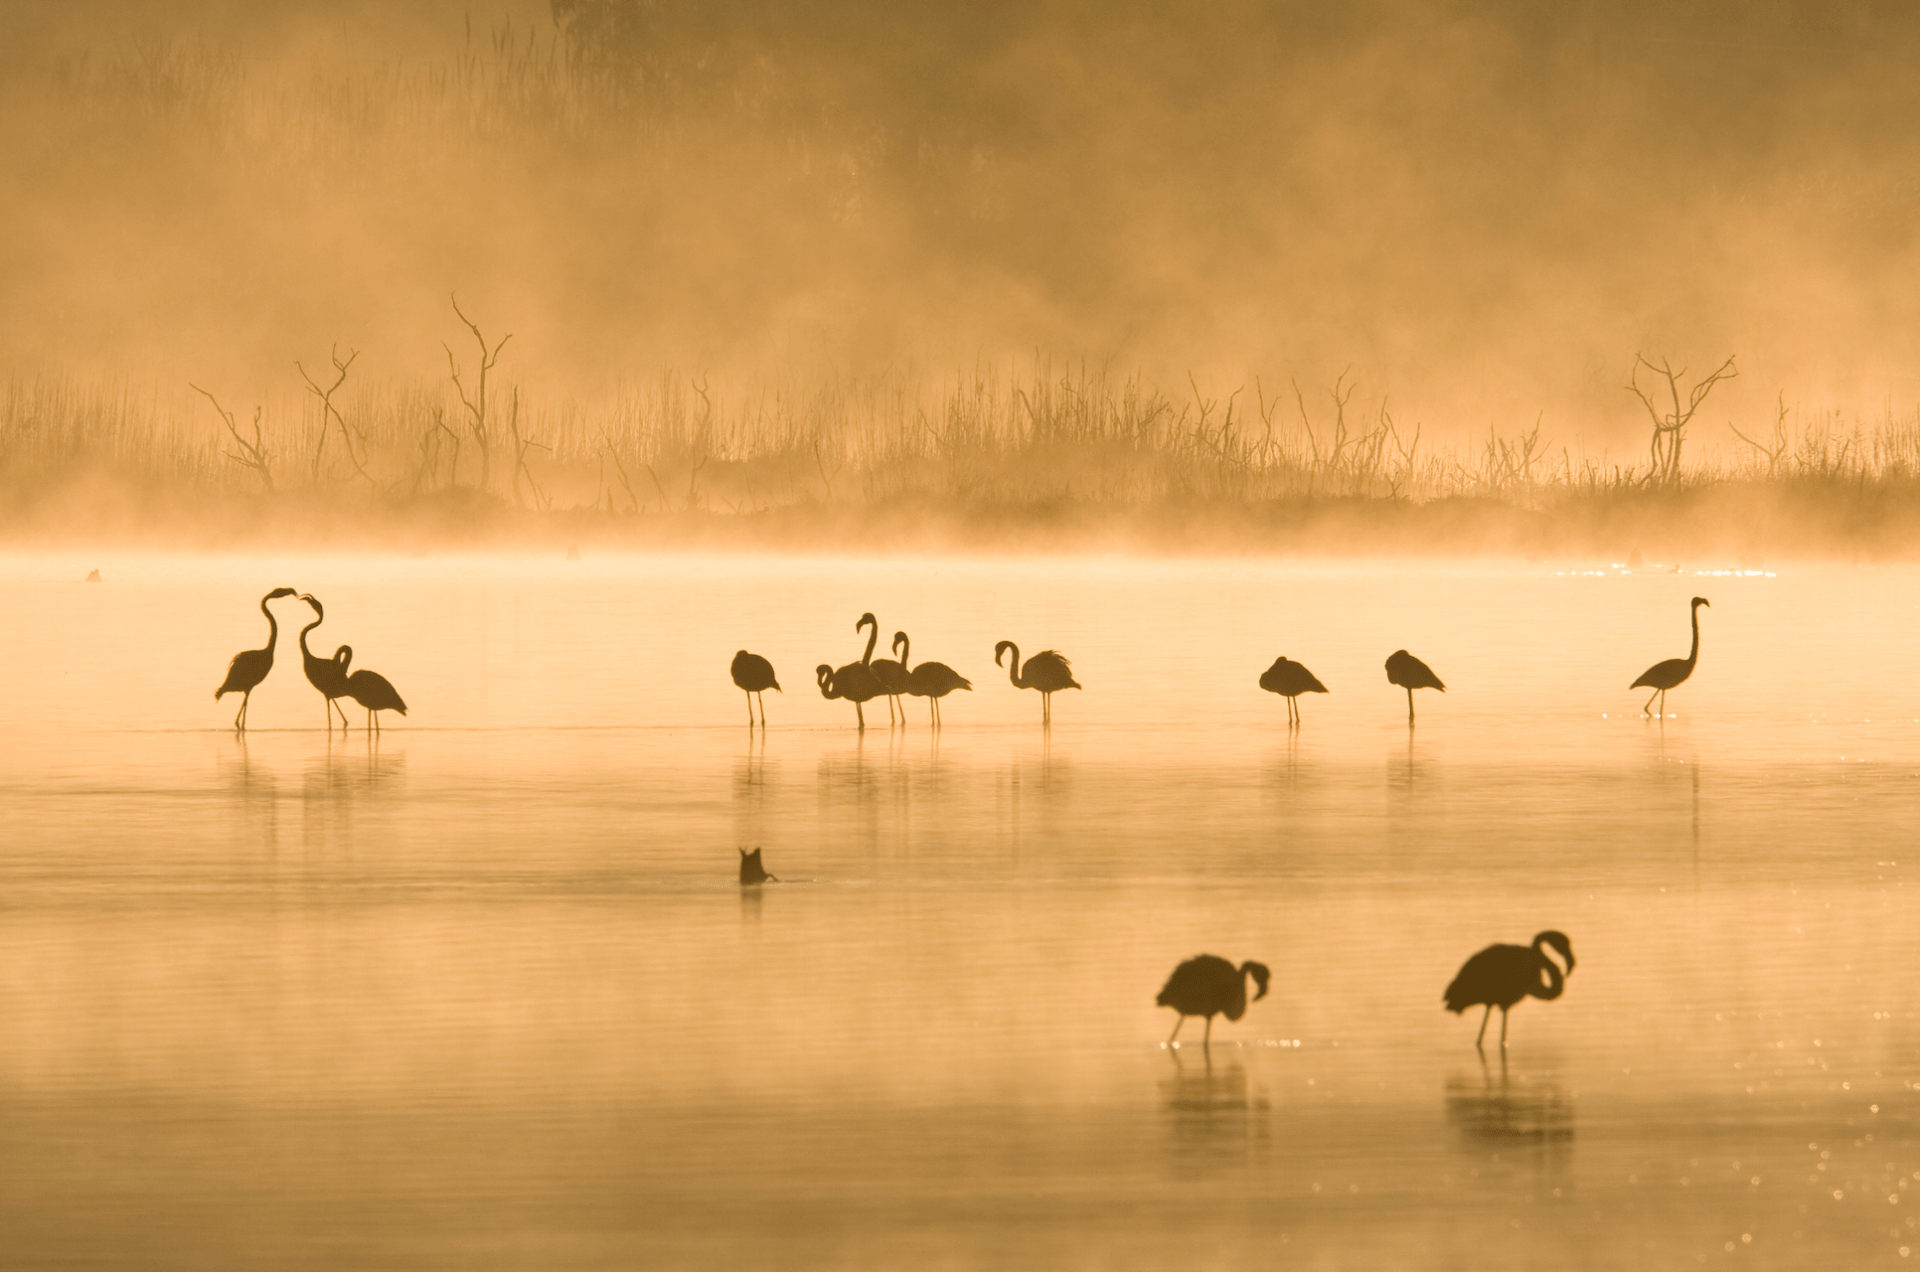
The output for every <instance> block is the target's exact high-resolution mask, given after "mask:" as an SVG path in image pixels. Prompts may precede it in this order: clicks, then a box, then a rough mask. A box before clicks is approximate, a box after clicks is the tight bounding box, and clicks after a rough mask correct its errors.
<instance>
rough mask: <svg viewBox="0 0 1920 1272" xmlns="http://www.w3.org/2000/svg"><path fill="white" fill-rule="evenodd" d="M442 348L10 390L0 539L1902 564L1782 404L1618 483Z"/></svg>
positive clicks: (1278, 410)
mask: <svg viewBox="0 0 1920 1272" xmlns="http://www.w3.org/2000/svg"><path fill="white" fill-rule="evenodd" d="M467 354H468V356H467V358H466V359H465V361H464V362H463V361H462V359H461V358H460V357H459V355H458V354H455V355H453V356H452V357H451V358H450V370H449V374H448V377H447V378H446V380H444V381H442V382H440V383H438V384H428V383H418V384H411V385H399V386H391V385H390V386H355V385H351V384H350V380H351V371H352V362H353V357H352V355H351V354H339V353H336V355H335V357H334V363H335V366H334V367H333V368H331V369H330V370H329V371H328V373H327V375H326V376H325V377H320V376H314V375H311V374H310V372H307V371H303V372H302V375H304V376H306V379H307V383H306V385H305V386H304V389H303V394H302V397H301V398H299V399H288V400H285V401H282V402H279V403H277V404H268V405H262V406H254V405H253V404H251V403H248V404H244V405H243V404H239V403H228V402H224V401H222V400H221V399H220V398H219V396H218V395H217V394H213V393H210V392H208V391H206V390H204V389H198V388H193V389H191V391H189V392H185V393H176V394H171V395H170V394H168V393H166V392H165V391H164V390H160V389H148V390H145V391H136V390H135V389H133V388H132V387H131V386H128V385H124V384H123V385H109V384H104V383H101V382H97V381H83V380H80V379H78V378H62V377H58V376H49V375H42V376H37V377H33V378H28V377H26V376H24V375H15V376H14V377H12V378H11V379H9V380H8V381H6V382H5V389H4V398H3V399H0V538H4V539H6V540H7V541H9V542H11V543H13V544H15V545H17V546H56V545H64V544H72V545H81V544H107V543H140V544H146V545H152V546H165V547H180V548H202V549H223V548H238V547H246V546H275V547H284V546H289V545H305V546H316V547H357V548H365V549H387V550H395V551H431V550H436V549H451V548H459V547H510V546H526V547H542V546H547V547H553V548H556V549H566V548H570V547H575V546H577V547H580V548H587V547H599V548H609V547H617V548H646V547H663V548H664V547H674V548H719V549H726V548H738V549H741V550H759V551H766V550H776V551H778V550H793V551H816V550H836V549H846V548H858V549H860V550H862V551H874V550H880V551H889V550H892V551H900V552H909V551H926V550H939V549H943V548H948V549H951V548H959V549H964V550H984V551H1008V552H1018V551H1095V550H1125V551H1138V552H1150V553H1151V552H1171V553H1180V552H1186V551H1205V552H1223V553H1229V554H1246V555H1261V556H1265V555H1343V554H1353V555H1424V554H1442V553H1444V554H1448V555H1455V554H1460V553H1473V552H1484V553H1497V554H1503V555H1525V556H1540V557H1564V556H1591V555H1594V554H1600V555H1613V556H1617V557H1620V558H1622V559H1624V558H1625V557H1626V555H1627V554H1628V553H1629V552H1630V551H1635V550H1637V551H1641V552H1643V553H1644V554H1646V556H1647V557H1648V558H1650V559H1661V560H1671V559H1675V558H1676V557H1696V558H1697V557H1699V556H1700V555H1701V554H1714V555H1717V556H1719V557H1721V558H1723V559H1726V560H1728V562H1729V563H1731V561H1732V560H1733V559H1736V558H1737V559H1739V560H1741V561H1742V562H1748V561H1758V560H1762V559H1766V558H1769V557H1771V558H1775V559H1778V558H1781V557H1786V556H1802V555H1806V556H1815V555H1839V556H1851V557H1854V558H1857V559H1861V560H1887V561H1894V560H1911V559H1916V558H1920V414H1916V413H1908V414H1905V415H1893V414H1889V415H1888V416H1886V417H1885V418H1882V419H1879V420H1873V421H1859V422H1854V423H1851V424H1845V423H1843V422H1842V421H1841V420H1840V419H1839V418H1838V417H1837V416H1836V415H1835V414H1832V413H1825V414H1817V415H1812V416H1803V415H1800V414H1798V413H1797V412H1795V411H1794V410H1792V409H1790V408H1788V407H1787V406H1786V405H1785V403H1784V401H1782V402H1781V403H1780V404H1779V406H1778V408H1777V412H1776V416H1775V418H1774V419H1773V420H1771V421H1769V422H1767V423H1766V424H1765V425H1763V426H1762V427H1758V428H1753V429H1745V428H1741V427H1740V426H1738V425H1725V426H1723V427H1725V428H1726V430H1727V431H1728V432H1729V433H1730V434H1731V437H1732V441H1733V443H1734V446H1735V447H1737V448H1738V449H1737V450H1736V449H1730V448H1728V447H1727V446H1726V445H1725V444H1724V443H1722V444H1720V445H1719V446H1717V447H1714V448H1712V449H1709V447H1708V446H1706V445H1701V444H1699V443H1698V441H1697V440H1696V439H1693V438H1691V437H1690V432H1691V431H1693V430H1694V429H1698V428H1699V426H1697V425H1691V424H1690V421H1689V420H1688V419H1687V418H1686V417H1688V416H1689V415H1690V414H1691V412H1690V411H1689V409H1688V407H1687V404H1686V398H1687V396H1688V394H1687V385H1686V382H1685V381H1684V380H1679V381H1676V382H1675V383H1674V384H1672V385H1670V386H1669V388H1670V389H1671V390H1672V394H1671V397H1670V399H1668V401H1669V402H1670V405H1669V407H1668V409H1666V410H1665V411H1663V410H1662V409H1661V403H1662V399H1661V397H1660V396H1659V395H1658V394H1655V395H1653V396H1652V397H1651V399H1650V402H1649V405H1648V412H1649V419H1650V423H1651V426H1652V438H1653V440H1652V444H1651V445H1650V447H1649V448H1648V450H1647V451H1646V452H1644V453H1643V454H1641V455H1640V456H1639V457H1638V461H1637V462H1630V463H1622V462H1614V461H1610V460H1609V459H1607V458H1606V457H1604V456H1603V457H1592V456H1588V455H1584V454H1582V453H1581V452H1580V451H1579V450H1578V449H1577V448H1575V447H1571V446H1567V445H1556V444H1554V443H1553V442H1552V441H1551V440H1550V439H1548V438H1546V437H1544V436H1543V435H1542V432H1541V429H1540V427H1539V425H1537V424H1536V425H1535V426H1534V427H1533V428H1532V429H1530V430H1528V431H1527V432H1525V433H1519V434H1515V435H1509V436H1502V435H1500V434H1499V433H1497V432H1494V431H1489V433H1488V434H1487V435H1486V436H1485V437H1484V438H1482V439H1480V440H1479V442H1478V443H1477V444H1476V445H1472V446H1468V447H1463V448H1456V447H1436V446H1432V445H1430V444H1428V443H1427V442H1426V441H1425V440H1424V439H1423V438H1422V436H1421V430H1420V429H1419V428H1417V427H1414V428H1409V427H1406V426H1404V425H1402V424H1400V423H1399V422H1398V421H1396V420H1395V419H1394V418H1393V416H1392V413H1391V411H1390V410H1389V408H1388V406H1387V405H1386V404H1384V403H1377V404H1375V405H1374V406H1372V407H1371V408H1368V409H1365V410H1362V409H1361V408H1360V407H1359V404H1358V403H1357V402H1356V400H1355V394H1354V391H1353V388H1352V386H1351V385H1350V384H1348V383H1347V382H1345V381H1344V380H1343V381H1341V382H1338V383H1336V385H1335V386H1333V387H1332V388H1331V389H1323V390H1322V391H1321V392H1320V393H1319V394H1318V395H1317V399H1318V400H1317V401H1316V400H1315V395H1309V394H1308V393H1305V392H1303V391H1300V390H1299V389H1297V388H1296V387H1295V386H1293V385H1291V384H1289V385H1288V386H1286V388H1285V390H1284V393H1283V394H1281V395H1276V394H1274V393H1273V392H1271V390H1270V389H1269V388H1268V387H1266V386H1264V385H1258V384H1256V385H1254V386H1251V390H1250V391H1235V392H1234V393H1231V394H1226V395H1210V394H1207V393H1205V392H1204V391H1202V390H1201V389H1200V388H1199V387H1198V386H1197V385H1194V384H1191V383H1190V384H1189V385H1188V386H1186V387H1187V390H1188V391H1187V393H1186V394H1185V395H1184V396H1182V397H1175V396H1172V395H1169V394H1165V393H1163V392H1161V391H1160V390H1159V389H1157V388H1155V387H1153V386H1150V385H1148V384H1146V383H1144V382H1143V381H1141V380H1139V379H1127V380H1124V381H1119V382H1113V381H1109V380H1108V379H1106V378H1105V377H1104V376H1103V375H1101V374H1100V373H1098V372H1094V371H1090V370H1087V369H1085V368H1069V369H1067V370H1064V371H1062V370H1059V369H1057V368H1053V367H1049V366H1047V365H1045V364H1038V365H1035V366H1034V367H1033V368H1031V369H1030V370H1028V371H1026V372H1025V373H1003V374H994V373H984V372H981V373H974V374H971V375H962V376H956V377H952V378H950V379H948V380H946V381H944V382H939V383H919V382H915V381H913V380H911V379H909V378H907V377H905V376H893V377H889V378H885V379H873V380H864V381H858V382H850V383H831V384H820V385H815V386H812V387H810V388H805V389H799V390H778V391H776V390H771V389H769V390H766V391H764V392H761V393H758V394H755V395H753V396H746V395H744V394H724V395H723V394H722V392H721V391H720V390H719V389H718V388H717V387H716V386H714V385H712V384H710V383H709V382H708V381H707V380H705V379H702V378H698V377H693V376H688V375H684V374H675V373H670V374H667V375H665V376H663V377H662V378H661V379H660V380H659V381H658V382H657V383H656V384H655V385H654V386H652V387H651V388H648V389H644V390H639V389H636V390H633V391H630V392H627V393H625V394H623V395H621V396H619V397H617V398H615V399H612V400H609V401H606V402H602V403H598V404H595V405H593V406H580V405H577V404H572V403H567V402H557V403H556V402H551V401H548V400H546V399H544V398H541V397H539V396H536V395H534V394H532V393H529V392H527V391H525V390H524V389H523V388H521V387H520V386H518V385H512V384H508V385H506V386H502V385H501V384H500V383H499V381H500V375H499V372H498V363H499V361H500V356H501V343H500V342H498V341H490V340H488V339H487V338H486V337H484V336H482V335H481V334H480V332H479V330H478V329H477V328H476V329H474V331H473V344H472V345H471V346H469V348H468V349H467ZM1710 387H1711V386H1709V388H1710ZM1702 400H1704V394H1702V395H1701V397H1700V398H1697V399H1695V406H1696V407H1697V406H1698V404H1699V402H1700V401H1702ZM1676 418H1679V419H1680V420H1681V427H1679V428H1675V427H1673V426H1672V421H1673V420H1674V419H1676ZM1689 440H1696V446H1695V453H1696V455H1697V456H1698V457H1697V458H1685V457H1683V455H1682V453H1681V445H1682V444H1683V443H1685V442H1687V441H1689Z"/></svg>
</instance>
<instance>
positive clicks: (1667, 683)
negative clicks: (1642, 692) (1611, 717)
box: [1627, 596, 1738, 716]
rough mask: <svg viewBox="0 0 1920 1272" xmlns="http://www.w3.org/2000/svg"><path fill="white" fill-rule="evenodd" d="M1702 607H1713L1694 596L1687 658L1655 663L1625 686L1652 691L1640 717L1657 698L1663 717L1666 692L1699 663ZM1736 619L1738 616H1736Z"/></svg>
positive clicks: (1681, 681)
mask: <svg viewBox="0 0 1920 1272" xmlns="http://www.w3.org/2000/svg"><path fill="white" fill-rule="evenodd" d="M1702 605H1705V606H1706V607H1707V608H1708V609H1712V608H1713V605H1712V604H1711V603H1710V602H1709V601H1708V600H1707V598H1706V597H1704V596H1696V597H1694V598H1693V608H1692V610H1691V611H1690V612H1691V613H1692V615H1693V647H1692V648H1691V649H1689V650H1687V656H1686V657H1685V658H1669V659H1667V660H1666V661H1665V662H1657V663H1655V664H1653V666H1651V667H1649V668H1647V669H1646V670H1645V671H1643V672H1641V673H1640V679H1638V680H1636V681H1634V682H1633V683H1632V684H1630V685H1628V686H1627V688H1629V689H1651V690H1653V692H1652V693H1651V694H1648V695H1647V704H1646V706H1644V707H1641V708H1640V714H1641V715H1648V714H1650V713H1649V711H1648V708H1649V707H1651V706H1653V700H1654V699H1655V698H1658V699H1660V714H1661V715H1663V716H1664V715H1665V714H1666V713H1667V690H1669V689H1675V688H1678V687H1679V686H1680V685H1682V684H1684V683H1685V682H1686V679H1687V677H1688V676H1691V675H1692V674H1693V666H1694V664H1695V663H1697V662H1699V661H1700V607H1701V606H1702ZM1736 617H1738V616H1737V615H1736Z"/></svg>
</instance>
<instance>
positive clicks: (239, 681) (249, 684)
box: [213, 587, 331, 733]
mask: <svg viewBox="0 0 1920 1272" xmlns="http://www.w3.org/2000/svg"><path fill="white" fill-rule="evenodd" d="M292 595H294V591H293V589H292V588H290V587H276V588H274V589H273V591H271V592H268V593H267V594H266V595H265V596H263V597H261V598H260V612H261V613H262V614H265V615H266V616H267V647H266V648H265V649H243V650H241V651H240V652H239V653H237V654H235V655H234V656H233V661H232V662H230V663H228V664H227V678H226V679H225V680H223V681H221V682H220V687H219V688H218V689H215V690H214V691H213V700H214V701H215V702H218V701H220V699H221V697H222V696H223V695H225V694H229V693H237V694H239V695H240V710H239V711H238V712H236V713H235V714H234V717H233V727H234V728H235V729H237V730H239V731H240V732H242V733H244V732H246V728H247V702H248V701H249V700H250V699H251V698H252V697H253V691H254V689H255V688H257V687H258V686H259V684H260V682H261V681H262V680H265V679H266V678H267V673H268V672H270V671H272V670H273V646H274V642H276V641H278V640H279V639H280V624H279V623H278V622H276V621H274V617H273V611H272V610H270V609H268V608H267V602H268V601H271V600H275V599H277V598H279V597H282V596H292ZM329 721H331V717H329Z"/></svg>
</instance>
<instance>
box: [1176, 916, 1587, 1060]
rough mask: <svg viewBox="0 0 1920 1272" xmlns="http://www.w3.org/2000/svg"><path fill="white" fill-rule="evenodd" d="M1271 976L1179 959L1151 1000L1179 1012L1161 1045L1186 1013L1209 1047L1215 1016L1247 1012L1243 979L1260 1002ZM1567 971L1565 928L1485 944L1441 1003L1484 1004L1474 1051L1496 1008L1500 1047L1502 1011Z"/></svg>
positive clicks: (1454, 1006) (1551, 995)
mask: <svg viewBox="0 0 1920 1272" xmlns="http://www.w3.org/2000/svg"><path fill="white" fill-rule="evenodd" d="M1543 945H1545V946H1552V947H1553V949H1554V951H1555V952H1556V953H1558V954H1559V955H1560V958H1561V961H1562V962H1564V963H1565V964H1566V965H1567V966H1566V970H1565V971H1564V972H1563V971H1561V969H1560V967H1559V966H1558V965H1557V964H1556V963H1555V962H1554V961H1553V960H1552V959H1551V958H1549V957H1547V953H1546V951H1545V950H1543V949H1542V948H1541V947H1542V946H1543ZM1270 975H1271V973H1270V972H1269V971H1268V970H1267V965H1266V964H1265V963H1254V962H1247V963H1242V964H1240V966H1238V967H1235V966H1234V965H1233V964H1232V963H1229V962H1228V961H1227V960H1226V959H1224V958H1221V957H1219V956H1218V955H1215V954H1201V955H1198V956H1197V957H1194V958H1190V959H1188V960H1186V961H1185V962H1184V963H1181V964H1180V965H1179V966H1178V967H1176V968H1174V969H1173V975H1171V976H1169V977H1168V978H1167V983H1166V985H1164V986H1163V987H1162V988H1161V990H1160V996H1159V997H1158V998H1155V999H1154V1002H1155V1003H1156V1004H1157V1005H1159V1006H1161V1007H1171V1008H1173V1009H1174V1010H1175V1011H1176V1012H1178V1013H1180V1018H1179V1019H1178V1020H1176V1021H1174V1022H1173V1032H1172V1033H1171V1034H1169V1035H1167V1043H1166V1045H1168V1046H1170V1047H1171V1046H1173V1045H1174V1043H1175V1042H1176V1041H1177V1040H1178V1039H1179V1037H1180V1026H1181V1025H1184V1024H1185V1023H1186V1022H1187V1017H1188V1016H1205V1017H1206V1018H1207V1031H1206V1033H1205V1035H1204V1036H1203V1037H1202V1038H1201V1040H1200V1045H1201V1046H1203V1047H1204V1046H1208V1045H1210V1044H1211V1042H1212V1041H1213V1018H1214V1017H1215V1016H1225V1017H1226V1018H1227V1019H1228V1020H1238V1019H1240V1017H1241V1016H1242V1015H1244V1014H1245V1013H1246V1010H1247V977H1249V976H1251V977H1253V981H1254V984H1256V985H1258V986H1259V987H1260V992H1259V993H1257V994H1255V995H1254V996H1253V1001H1255V1002H1259V1001H1260V1000H1261V999H1262V998H1265V997H1266V996H1267V980H1268V977H1269V976H1270ZM1571 975H1573V942H1572V941H1570V940H1568V939H1567V934H1566V933H1564V932H1556V931H1553V930H1548V931H1545V932H1542V933H1540V934H1539V935H1538V936H1536V937H1534V938H1533V944H1532V945H1489V946H1488V947H1487V948H1486V949H1484V950H1481V951H1480V952H1479V953H1478V954H1475V955H1474V956H1473V957H1472V958H1470V959H1468V960H1467V961H1466V963H1465V964H1464V965H1463V966H1462V967H1461V968H1460V972H1459V974H1458V975H1457V976H1455V977H1454V978H1453V982H1452V983H1451V984H1450V985H1448V986H1447V991H1446V993H1445V995H1444V996H1443V997H1442V1000H1441V1001H1442V1002H1444V1003H1445V1004H1446V1008H1447V1010H1448V1011H1450V1012H1453V1013H1455V1014H1456V1015H1457V1014H1459V1013H1460V1012H1463V1011H1465V1010H1466V1009H1467V1008H1469V1007H1478V1006H1482V1005H1484V1006H1485V1007H1486V1009H1487V1010H1486V1014H1485V1015H1483V1016H1481V1017H1480V1034H1479V1036H1478V1037H1476V1038H1475V1039H1474V1040H1473V1045H1474V1047H1475V1048H1476V1049H1480V1048H1482V1046H1483V1044H1484V1043H1485V1041H1486V1037H1487V1020H1488V1018H1489V1017H1491V1016H1492V1015H1493V1009H1494V1008H1495V1007H1498V1008H1499V1009H1500V1046H1501V1047H1502V1048H1505V1047H1506V1045H1507V1013H1508V1012H1509V1011H1511V1010H1512V1009H1513V1008H1514V1006H1515V1005H1516V1004H1518V1003H1519V1001H1520V1000H1521V999H1523V998H1528V997H1532V998H1540V999H1546V1000H1549V1001H1551V1000H1552V999H1555V998H1558V997H1560V995H1561V994H1562V993H1563V992H1565V990H1566V985H1567V977H1568V976H1571Z"/></svg>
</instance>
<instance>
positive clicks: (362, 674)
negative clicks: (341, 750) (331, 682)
mask: <svg viewBox="0 0 1920 1272" xmlns="http://www.w3.org/2000/svg"><path fill="white" fill-rule="evenodd" d="M352 661H353V646H352V645H342V646H340V648H338V649H336V650H334V651H333V664H334V666H336V667H338V668H339V669H340V674H341V676H342V677H344V678H345V684H346V696H347V697H349V698H352V699H353V700H354V701H355V702H357V703H359V704H360V705H361V706H363V707H365V708H366V709H367V727H368V728H369V729H372V730H373V731H374V732H375V733H378V732H379V731H380V712H382V711H398V712H399V713H400V714H401V715H405V714H407V704H406V703H404V702H402V701H401V700H400V693H399V691H398V690H396V689H395V688H394V687H393V682H391V681H390V680H388V679H387V678H386V677H385V676H383V675H381V674H380V673H379V672H377V671H366V670H361V671H356V672H354V673H353V674H352V675H348V674H347V664H348V663H350V662H352ZM341 714H342V715H344V714H346V713H345V712H342V713H341Z"/></svg>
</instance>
